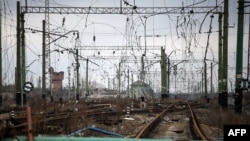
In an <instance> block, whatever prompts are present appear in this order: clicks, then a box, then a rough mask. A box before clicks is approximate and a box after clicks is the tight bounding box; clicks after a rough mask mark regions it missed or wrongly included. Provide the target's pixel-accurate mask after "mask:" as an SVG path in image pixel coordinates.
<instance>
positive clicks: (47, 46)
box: [45, 0, 53, 100]
mask: <svg viewBox="0 0 250 141" xmlns="http://www.w3.org/2000/svg"><path fill="white" fill-rule="evenodd" d="M49 32H50V24H49V0H45V33H46V34H45V70H46V71H48V69H49V68H50V67H51V66H50V36H49ZM45 74H46V75H45V78H46V79H45V81H46V84H50V85H49V88H50V98H51V100H52V99H53V95H52V84H51V83H52V81H51V77H50V75H49V73H45Z"/></svg>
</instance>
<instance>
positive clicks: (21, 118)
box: [4, 100, 211, 140]
mask: <svg viewBox="0 0 250 141" xmlns="http://www.w3.org/2000/svg"><path fill="white" fill-rule="evenodd" d="M129 103H130V102H128V103H126V104H124V105H125V106H123V107H119V108H118V107H116V106H117V105H115V104H114V103H113V104H111V103H108V104H105V103H99V104H96V103H91V104H89V103H84V102H82V103H79V104H77V105H74V104H71V105H67V106H64V107H63V106H56V105H57V104H52V106H51V105H46V106H41V108H40V109H39V108H36V107H34V110H33V112H32V124H33V133H34V135H38V134H39V135H45V136H46V135H49V136H58V135H60V136H63V135H65V136H66V135H68V134H71V133H74V132H76V131H82V132H84V133H81V134H75V135H76V136H84V137H88V136H91V137H93V136H94V137H105V136H107V135H100V134H97V133H92V132H90V131H87V130H82V129H85V128H86V127H89V128H92V126H93V127H94V128H95V127H96V128H98V129H106V130H107V131H108V132H109V131H110V132H114V134H116V133H118V134H120V135H123V136H124V137H126V138H160V139H162V138H170V139H176V136H174V135H173V134H172V135H171V134H168V133H165V132H166V131H168V129H167V128H168V127H171V128H173V127H174V124H175V123H180V124H179V125H178V126H182V128H183V129H181V130H180V129H178V130H177V129H171V130H173V132H176V133H178V134H177V136H178V138H179V139H180V138H182V139H184V140H185V139H186V140H193V139H197V140H199V139H200V140H210V139H211V138H209V137H207V136H206V135H205V134H204V132H203V131H202V130H201V126H204V123H202V125H200V123H199V122H198V121H197V119H199V118H196V115H195V112H193V110H192V108H197V109H198V108H201V109H204V104H202V103H199V102H198V103H197V102H189V103H187V102H183V101H175V100H174V101H165V102H163V103H153V104H152V103H151V104H150V103H147V108H140V107H138V105H137V107H136V106H135V107H134V109H133V110H131V111H130V112H129V113H130V116H129V115H127V111H126V106H127V105H129ZM119 104H120V103H119ZM44 107H47V108H44ZM65 107H67V108H65ZM4 116H5V117H6V118H7V113H5V114H4ZM127 116H128V117H127ZM199 117H200V116H199ZM15 119H16V120H18V122H19V123H18V124H16V125H13V126H12V127H11V129H12V130H16V131H17V132H16V133H17V134H16V135H24V134H26V133H27V125H28V123H27V117H26V115H25V112H24V111H22V109H19V111H18V112H17V116H16V117H15ZM184 128H185V129H184ZM203 130H204V129H203ZM164 131H165V132H164ZM160 132H163V133H160ZM183 132H184V133H183ZM182 133H183V135H182Z"/></svg>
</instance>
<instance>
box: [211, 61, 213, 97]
mask: <svg viewBox="0 0 250 141" xmlns="http://www.w3.org/2000/svg"><path fill="white" fill-rule="evenodd" d="M211 98H213V62H211Z"/></svg>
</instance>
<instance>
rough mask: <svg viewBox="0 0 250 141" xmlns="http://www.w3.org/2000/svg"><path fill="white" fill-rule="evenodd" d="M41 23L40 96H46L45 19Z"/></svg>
mask: <svg viewBox="0 0 250 141" xmlns="http://www.w3.org/2000/svg"><path fill="white" fill-rule="evenodd" d="M42 23H43V39H42V98H43V99H45V98H46V70H45V69H46V66H45V64H46V62H45V61H46V60H45V58H46V56H45V50H46V49H45V48H46V46H45V36H46V35H45V20H43V21H42Z"/></svg>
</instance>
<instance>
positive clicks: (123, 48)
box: [76, 46, 163, 50]
mask: <svg viewBox="0 0 250 141" xmlns="http://www.w3.org/2000/svg"><path fill="white" fill-rule="evenodd" d="M76 47H77V48H78V49H79V50H138V49H140V48H141V47H139V46H76ZM161 47H163V46H147V50H160V49H161Z"/></svg>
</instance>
